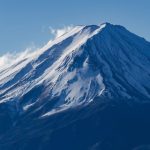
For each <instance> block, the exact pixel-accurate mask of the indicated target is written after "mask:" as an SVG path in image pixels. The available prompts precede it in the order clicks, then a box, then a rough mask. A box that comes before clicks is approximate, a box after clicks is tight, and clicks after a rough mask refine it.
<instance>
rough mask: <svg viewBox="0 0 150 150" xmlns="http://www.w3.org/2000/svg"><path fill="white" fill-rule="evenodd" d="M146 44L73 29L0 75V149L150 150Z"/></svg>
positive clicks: (149, 48) (149, 51)
mask: <svg viewBox="0 0 150 150" xmlns="http://www.w3.org/2000/svg"><path fill="white" fill-rule="evenodd" d="M149 66H150V43H149V42H148V41H146V40H145V39H144V38H141V37H139V36H137V35H135V34H133V33H131V32H129V31H128V30H127V29H126V28H124V27H122V26H120V25H112V24H110V23H103V24H101V25H88V26H76V27H74V28H73V29H72V30H71V31H69V32H68V33H66V34H64V35H62V36H61V37H58V38H57V39H55V40H54V41H52V42H50V43H49V44H47V45H46V46H45V47H44V48H42V49H41V50H39V51H38V52H37V54H36V55H31V56H29V57H26V58H24V59H22V60H19V61H18V62H15V63H13V64H11V65H10V66H9V67H7V68H5V69H3V70H1V71H0V112H1V113H0V120H1V123H0V149H3V150H47V149H50V150H141V149H150V146H149V145H150V128H149V126H150V116H149V113H150V69H149V68H150V67H149Z"/></svg>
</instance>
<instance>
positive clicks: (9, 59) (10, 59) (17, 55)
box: [0, 25, 73, 70]
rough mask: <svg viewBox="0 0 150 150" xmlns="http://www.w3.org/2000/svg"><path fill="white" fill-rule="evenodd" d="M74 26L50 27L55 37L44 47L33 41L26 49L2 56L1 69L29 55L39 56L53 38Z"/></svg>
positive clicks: (0, 57) (0, 59)
mask: <svg viewBox="0 0 150 150" xmlns="http://www.w3.org/2000/svg"><path fill="white" fill-rule="evenodd" d="M72 28H73V25H70V26H64V27H63V28H59V29H54V28H52V27H49V29H50V33H51V34H52V35H53V37H54V39H51V40H50V41H49V42H48V43H47V44H46V45H45V46H44V47H43V48H37V47H36V46H35V44H33V43H32V46H31V47H30V48H27V49H26V50H24V51H21V52H14V53H10V52H8V53H6V54H4V55H2V56H0V70H3V69H4V68H6V67H8V66H10V65H12V64H14V63H16V62H18V61H19V60H22V59H25V58H28V57H34V56H37V55H38V54H39V53H41V52H42V51H43V50H45V49H47V48H48V47H49V45H51V43H52V41H53V40H55V39H56V38H58V37H60V36H62V35H63V34H65V33H66V32H68V31H70V30H71V29H72Z"/></svg>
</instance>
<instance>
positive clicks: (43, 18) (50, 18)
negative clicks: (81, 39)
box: [0, 0, 150, 55]
mask: <svg viewBox="0 0 150 150" xmlns="http://www.w3.org/2000/svg"><path fill="white" fill-rule="evenodd" d="M102 22H110V23H113V24H120V25H123V26H125V27H126V28H128V29H129V30H130V31H132V32H134V33H136V34H138V35H140V36H142V37H145V38H146V39H147V40H149V41H150V0H0V55H2V54H4V53H5V52H8V51H19V50H24V49H25V48H27V47H30V46H32V44H33V43H34V44H35V45H36V46H37V47H38V46H41V45H43V44H44V43H46V42H47V41H48V40H49V39H50V38H51V35H50V33H49V29H48V27H49V26H52V27H53V28H59V27H62V26H64V25H66V26H67V25H70V24H73V25H78V24H99V23H102Z"/></svg>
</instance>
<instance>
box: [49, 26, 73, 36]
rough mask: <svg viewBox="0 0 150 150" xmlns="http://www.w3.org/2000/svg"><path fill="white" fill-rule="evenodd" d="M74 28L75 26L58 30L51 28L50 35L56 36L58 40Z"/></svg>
mask: <svg viewBox="0 0 150 150" xmlns="http://www.w3.org/2000/svg"><path fill="white" fill-rule="evenodd" d="M72 28H73V25H70V26H64V27H62V28H58V29H54V28H52V27H49V29H50V33H51V34H52V35H53V36H54V38H58V37H60V36H62V35H63V34H65V33H67V32H69V31H70V30H71V29H72Z"/></svg>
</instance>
